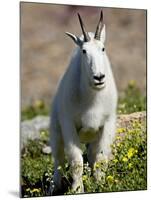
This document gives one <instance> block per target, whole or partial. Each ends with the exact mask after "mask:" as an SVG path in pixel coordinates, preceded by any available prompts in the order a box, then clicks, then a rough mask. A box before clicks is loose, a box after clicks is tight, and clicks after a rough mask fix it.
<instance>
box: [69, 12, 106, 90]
mask: <svg viewBox="0 0 151 200" xmlns="http://www.w3.org/2000/svg"><path fill="white" fill-rule="evenodd" d="M78 17H79V21H80V25H81V28H82V32H83V35H82V37H80V38H79V37H77V36H75V35H73V34H71V33H69V32H66V34H67V35H68V36H70V37H71V38H72V40H73V41H74V42H75V43H76V44H77V45H78V46H79V47H80V50H81V58H82V68H84V69H82V72H83V73H84V74H83V76H84V77H86V79H87V80H88V83H89V84H90V86H91V87H93V88H94V89H101V88H103V87H104V86H105V76H106V71H105V70H106V69H105V63H104V62H105V59H104V58H105V47H104V42H105V24H104V23H103V12H102V11H101V14H100V19H99V23H98V25H97V28H96V32H95V34H94V33H87V32H86V31H85V27H84V24H83V22H82V19H81V17H80V15H79V14H78Z"/></svg>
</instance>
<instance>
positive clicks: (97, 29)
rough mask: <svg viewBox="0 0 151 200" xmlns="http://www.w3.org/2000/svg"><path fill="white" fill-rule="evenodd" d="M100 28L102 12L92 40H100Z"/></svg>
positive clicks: (101, 25)
mask: <svg viewBox="0 0 151 200" xmlns="http://www.w3.org/2000/svg"><path fill="white" fill-rule="evenodd" d="M102 28H103V11H102V10H101V13H100V19H99V22H98V25H97V27H96V32H95V36H94V38H95V39H96V40H100V35H101V31H102Z"/></svg>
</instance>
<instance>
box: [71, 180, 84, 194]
mask: <svg viewBox="0 0 151 200" xmlns="http://www.w3.org/2000/svg"><path fill="white" fill-rule="evenodd" d="M72 191H73V192H75V193H84V186H83V183H82V181H80V182H79V181H78V182H76V181H74V182H73V183H72Z"/></svg>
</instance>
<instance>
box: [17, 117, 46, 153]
mask: <svg viewBox="0 0 151 200" xmlns="http://www.w3.org/2000/svg"><path fill="white" fill-rule="evenodd" d="M49 122H50V118H49V117H47V116H37V117H35V118H34V119H32V120H26V121H23V122H21V127H20V128H21V130H20V131H21V133H20V145H21V149H22V148H23V147H24V146H25V145H26V144H27V141H28V140H29V139H30V140H35V139H39V138H40V131H41V130H48V128H49Z"/></svg>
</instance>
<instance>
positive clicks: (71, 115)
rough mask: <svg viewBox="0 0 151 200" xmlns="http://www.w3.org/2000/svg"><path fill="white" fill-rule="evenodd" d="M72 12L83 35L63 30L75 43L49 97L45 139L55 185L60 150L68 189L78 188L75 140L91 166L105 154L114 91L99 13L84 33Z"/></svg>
mask: <svg viewBox="0 0 151 200" xmlns="http://www.w3.org/2000/svg"><path fill="white" fill-rule="evenodd" d="M78 17H79V21H80V25H81V28H82V32H83V35H82V36H81V37H80V38H79V37H77V36H75V35H73V34H71V33H69V32H66V34H67V35H68V36H70V37H71V38H72V40H73V41H74V42H75V43H76V45H77V48H76V49H75V51H74V53H73V56H72V58H71V61H70V64H69V67H68V68H67V70H66V72H65V74H64V76H63V78H62V80H61V82H60V84H59V87H58V90H57V93H56V95H55V98H54V101H53V105H52V114H51V127H50V135H51V139H50V140H51V147H52V155H53V157H54V165H55V166H54V170H55V171H54V177H53V180H54V183H55V185H56V187H57V188H61V187H62V182H61V171H60V170H59V166H63V165H64V155H65V154H66V155H67V158H68V160H69V163H70V167H71V172H72V179H73V183H72V190H73V191H75V192H79V193H82V192H84V188H83V183H82V173H83V157H82V150H81V149H80V142H83V143H86V144H87V153H88V161H89V164H90V166H91V167H94V165H95V164H96V163H97V162H101V161H102V160H107V159H109V156H110V154H111V144H112V142H113V139H114V136H115V127H116V107H117V90H116V85H115V81H114V78H113V74H112V70H111V66H110V63H109V60H108V57H107V55H106V51H105V46H104V42H105V24H104V23H103V12H102V11H101V14H100V19H99V22H98V25H97V28H96V32H95V34H94V33H91V32H86V30H85V27H84V24H83V22H82V19H81V17H80V15H79V14H78ZM64 153H65V154H64ZM101 176H102V172H101V169H99V170H97V172H96V173H94V177H95V178H96V180H100V179H101Z"/></svg>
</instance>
